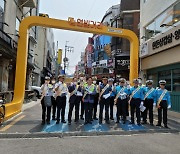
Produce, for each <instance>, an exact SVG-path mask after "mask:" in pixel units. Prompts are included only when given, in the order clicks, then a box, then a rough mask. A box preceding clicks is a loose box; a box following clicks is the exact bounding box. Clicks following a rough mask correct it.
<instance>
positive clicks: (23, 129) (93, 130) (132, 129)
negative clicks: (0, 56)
mask: <svg viewBox="0 0 180 154" xmlns="http://www.w3.org/2000/svg"><path fill="white" fill-rule="evenodd" d="M115 113H116V108H114V117H115ZM67 116H68V104H67V106H66V116H65V117H66V121H67ZM156 118H157V117H156V116H155V120H154V124H156V123H157V119H156ZM169 127H170V129H166V128H164V127H155V126H154V127H153V126H150V125H142V126H138V125H130V124H129V121H128V120H127V123H126V124H122V123H120V124H116V123H115V121H111V123H110V125H108V124H105V123H103V124H102V125H100V124H99V123H98V120H96V121H93V124H92V125H90V124H88V125H84V121H83V120H80V121H79V123H74V120H73V122H72V125H70V126H69V125H68V124H67V123H66V124H62V123H60V124H58V125H57V124H56V121H51V124H50V125H44V126H42V125H41V105H40V102H39V100H38V101H37V102H31V103H27V104H24V106H23V111H22V112H21V113H20V114H19V115H17V116H16V117H14V118H12V119H10V120H9V121H7V122H5V123H4V125H2V126H1V127H0V133H1V135H2V134H7V133H16V134H18V133H23V134H27V133H28V134H29V133H41V134H42V133H44V134H46V133H55V134H57V133H65V134H67V133H76V134H78V135H81V134H82V133H83V135H84V134H86V133H89V134H97V133H99V134H107V133H108V134H117V133H118V134H128V133H131V134H133V133H137V132H144V133H151V132H153V133H155V132H175V131H179V130H180V124H179V123H178V122H176V121H174V122H173V121H171V120H169ZM89 134H88V135H89Z"/></svg>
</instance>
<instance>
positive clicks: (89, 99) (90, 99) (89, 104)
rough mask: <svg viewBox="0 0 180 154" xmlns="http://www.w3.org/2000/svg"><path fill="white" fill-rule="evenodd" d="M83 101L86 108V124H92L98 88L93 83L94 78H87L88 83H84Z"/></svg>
mask: <svg viewBox="0 0 180 154" xmlns="http://www.w3.org/2000/svg"><path fill="white" fill-rule="evenodd" d="M83 94H84V95H83V102H84V109H85V123H84V124H85V125H86V124H88V123H89V124H92V122H91V120H92V110H93V104H94V96H95V94H96V89H95V86H94V84H92V78H91V77H88V78H87V84H85V85H84V92H83Z"/></svg>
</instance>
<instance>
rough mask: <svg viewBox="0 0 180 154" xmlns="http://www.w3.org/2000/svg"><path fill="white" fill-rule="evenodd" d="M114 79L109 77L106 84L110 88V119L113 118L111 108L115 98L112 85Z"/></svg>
mask: <svg viewBox="0 0 180 154" xmlns="http://www.w3.org/2000/svg"><path fill="white" fill-rule="evenodd" d="M113 82H114V79H113V78H109V79H108V84H109V86H110V87H111V88H112V92H111V95H110V98H109V101H110V119H111V120H114V118H113V108H114V98H115V86H114V85H113Z"/></svg>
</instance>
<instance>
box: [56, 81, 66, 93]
mask: <svg viewBox="0 0 180 154" xmlns="http://www.w3.org/2000/svg"><path fill="white" fill-rule="evenodd" d="M58 86H59V88H58V91H61V93H60V94H58V95H60V96H66V94H67V92H68V89H67V85H66V84H65V83H62V82H60V81H59V82H58V83H56V84H55V89H56V88H57V87H58Z"/></svg>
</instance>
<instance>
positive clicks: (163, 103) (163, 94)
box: [156, 80, 171, 128]
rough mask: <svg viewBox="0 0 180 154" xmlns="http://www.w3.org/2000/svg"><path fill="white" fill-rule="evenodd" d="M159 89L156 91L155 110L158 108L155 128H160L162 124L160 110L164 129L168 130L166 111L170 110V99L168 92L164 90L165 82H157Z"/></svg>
mask: <svg viewBox="0 0 180 154" xmlns="http://www.w3.org/2000/svg"><path fill="white" fill-rule="evenodd" d="M159 85H160V88H159V89H157V91H156V97H157V99H156V100H157V108H158V123H157V125H156V126H161V122H162V110H163V123H164V127H165V128H168V126H167V109H170V108H171V99H170V94H169V92H168V90H166V89H165V85H166V81H165V80H160V81H159Z"/></svg>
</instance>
